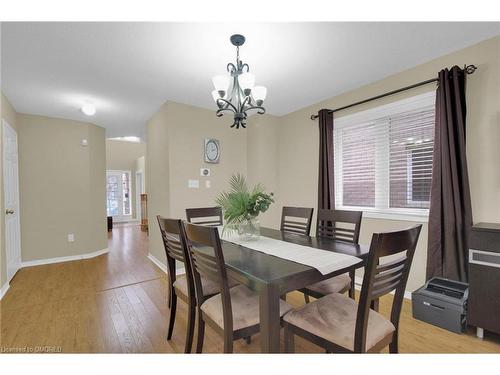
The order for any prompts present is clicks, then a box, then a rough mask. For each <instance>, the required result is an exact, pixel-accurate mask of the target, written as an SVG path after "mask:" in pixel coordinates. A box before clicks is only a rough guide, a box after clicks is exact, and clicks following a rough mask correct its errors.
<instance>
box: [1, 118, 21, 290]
mask: <svg viewBox="0 0 500 375" xmlns="http://www.w3.org/2000/svg"><path fill="white" fill-rule="evenodd" d="M2 126H3V140H2V142H3V155H2V157H3V191H4V198H5V212H3V213H2V214H4V215H5V247H6V261H7V281H10V280H11V279H12V277H14V275H15V274H16V272H17V271H18V270H19V268H20V267H21V224H20V220H19V169H18V156H17V133H16V131H15V130H14V129H13V128H12V127H11V126H10V125H9V124H8V123H7V122H5V120H3V121H2Z"/></svg>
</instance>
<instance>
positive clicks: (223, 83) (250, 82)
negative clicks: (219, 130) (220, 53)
mask: <svg viewBox="0 0 500 375" xmlns="http://www.w3.org/2000/svg"><path fill="white" fill-rule="evenodd" d="M230 40H231V43H232V44H233V45H234V46H236V65H235V64H233V63H229V64H227V71H228V73H229V74H223V75H217V76H215V77H214V78H213V79H212V82H213V84H214V86H215V90H214V91H212V96H213V98H214V100H215V103H216V104H217V107H218V109H217V112H216V115H217V117H221V116H222V115H224V112H226V111H229V112H232V113H233V114H234V122H233V125H231V127H232V128H234V127H236V129H239V127H240V126H241V127H242V128H246V120H247V117H248V111H257V113H258V114H260V115H263V114H264V113H266V110H265V108H264V107H262V104H263V103H264V99H265V98H266V94H267V89H266V88H265V87H264V86H254V84H255V76H254V75H253V74H251V73H249V70H250V68H249V66H248V64H243V62H242V61H241V60H240V46H241V45H243V43H245V37H244V36H243V35H239V34H235V35H232V36H231V38H230Z"/></svg>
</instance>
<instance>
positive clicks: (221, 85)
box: [212, 74, 230, 96]
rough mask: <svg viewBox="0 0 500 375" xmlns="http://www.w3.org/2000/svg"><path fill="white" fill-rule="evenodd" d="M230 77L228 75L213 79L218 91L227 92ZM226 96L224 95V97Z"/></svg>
mask: <svg viewBox="0 0 500 375" xmlns="http://www.w3.org/2000/svg"><path fill="white" fill-rule="evenodd" d="M229 78H230V77H229V76H228V75H225V74H224V75H223V74H221V75H218V76H215V77H214V78H212V82H213V83H214V87H215V89H216V90H217V91H223V92H224V93H226V92H227V89H228V88H229ZM222 96H224V95H222Z"/></svg>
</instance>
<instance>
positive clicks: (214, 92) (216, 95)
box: [212, 90, 223, 108]
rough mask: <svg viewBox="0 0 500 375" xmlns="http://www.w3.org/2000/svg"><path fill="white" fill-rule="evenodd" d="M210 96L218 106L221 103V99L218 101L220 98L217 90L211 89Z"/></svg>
mask: <svg viewBox="0 0 500 375" xmlns="http://www.w3.org/2000/svg"><path fill="white" fill-rule="evenodd" d="M212 98H214V101H215V103H216V104H217V105H218V106H219V108H220V107H221V106H222V105H223V103H222V101H220V102H219V99H220V98H221V96H220V94H219V91H217V90H213V91H212Z"/></svg>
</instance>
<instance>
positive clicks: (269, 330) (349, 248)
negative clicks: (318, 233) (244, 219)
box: [221, 227, 368, 353]
mask: <svg viewBox="0 0 500 375" xmlns="http://www.w3.org/2000/svg"><path fill="white" fill-rule="evenodd" d="M260 234H261V236H264V237H268V238H271V239H275V240H279V241H284V242H288V243H291V244H295V245H302V246H307V247H310V248H314V249H320V250H326V251H332V252H335V253H341V254H346V255H351V256H354V257H356V258H358V259H359V262H355V263H354V264H352V265H349V266H345V267H342V268H339V269H337V270H335V271H333V272H331V273H328V274H322V273H321V272H320V271H318V270H317V269H316V268H314V267H311V266H308V265H305V264H302V263H297V262H294V261H291V260H287V259H284V258H280V257H278V256H274V255H270V254H266V253H264V252H261V251H257V250H254V249H251V248H249V247H247V246H250V244H249V245H247V246H245V245H244V244H243V243H239V244H236V243H233V242H230V241H227V240H224V239H222V241H221V244H222V250H223V253H224V261H225V263H226V269H227V272H228V276H229V277H230V278H232V279H234V280H236V281H237V282H239V283H240V284H243V285H245V286H247V287H248V288H250V289H252V290H253V291H255V292H256V293H258V295H259V314H260V342H261V352H262V353H279V352H280V328H281V318H280V312H279V305H280V298H282V297H283V296H284V295H286V293H287V292H291V291H294V290H298V289H302V288H304V287H306V286H308V285H311V284H314V283H316V282H318V281H321V280H324V279H328V278H331V277H334V276H337V275H341V274H343V273H348V272H351V271H353V270H355V269H357V268H361V267H363V266H364V265H365V262H366V259H367V257H368V247H367V246H364V245H359V244H354V243H350V242H345V241H340V240H335V239H330V238H324V237H312V236H306V235H302V234H297V233H292V232H285V231H280V230H276V229H271V228H264V227H262V228H261V229H260Z"/></svg>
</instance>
